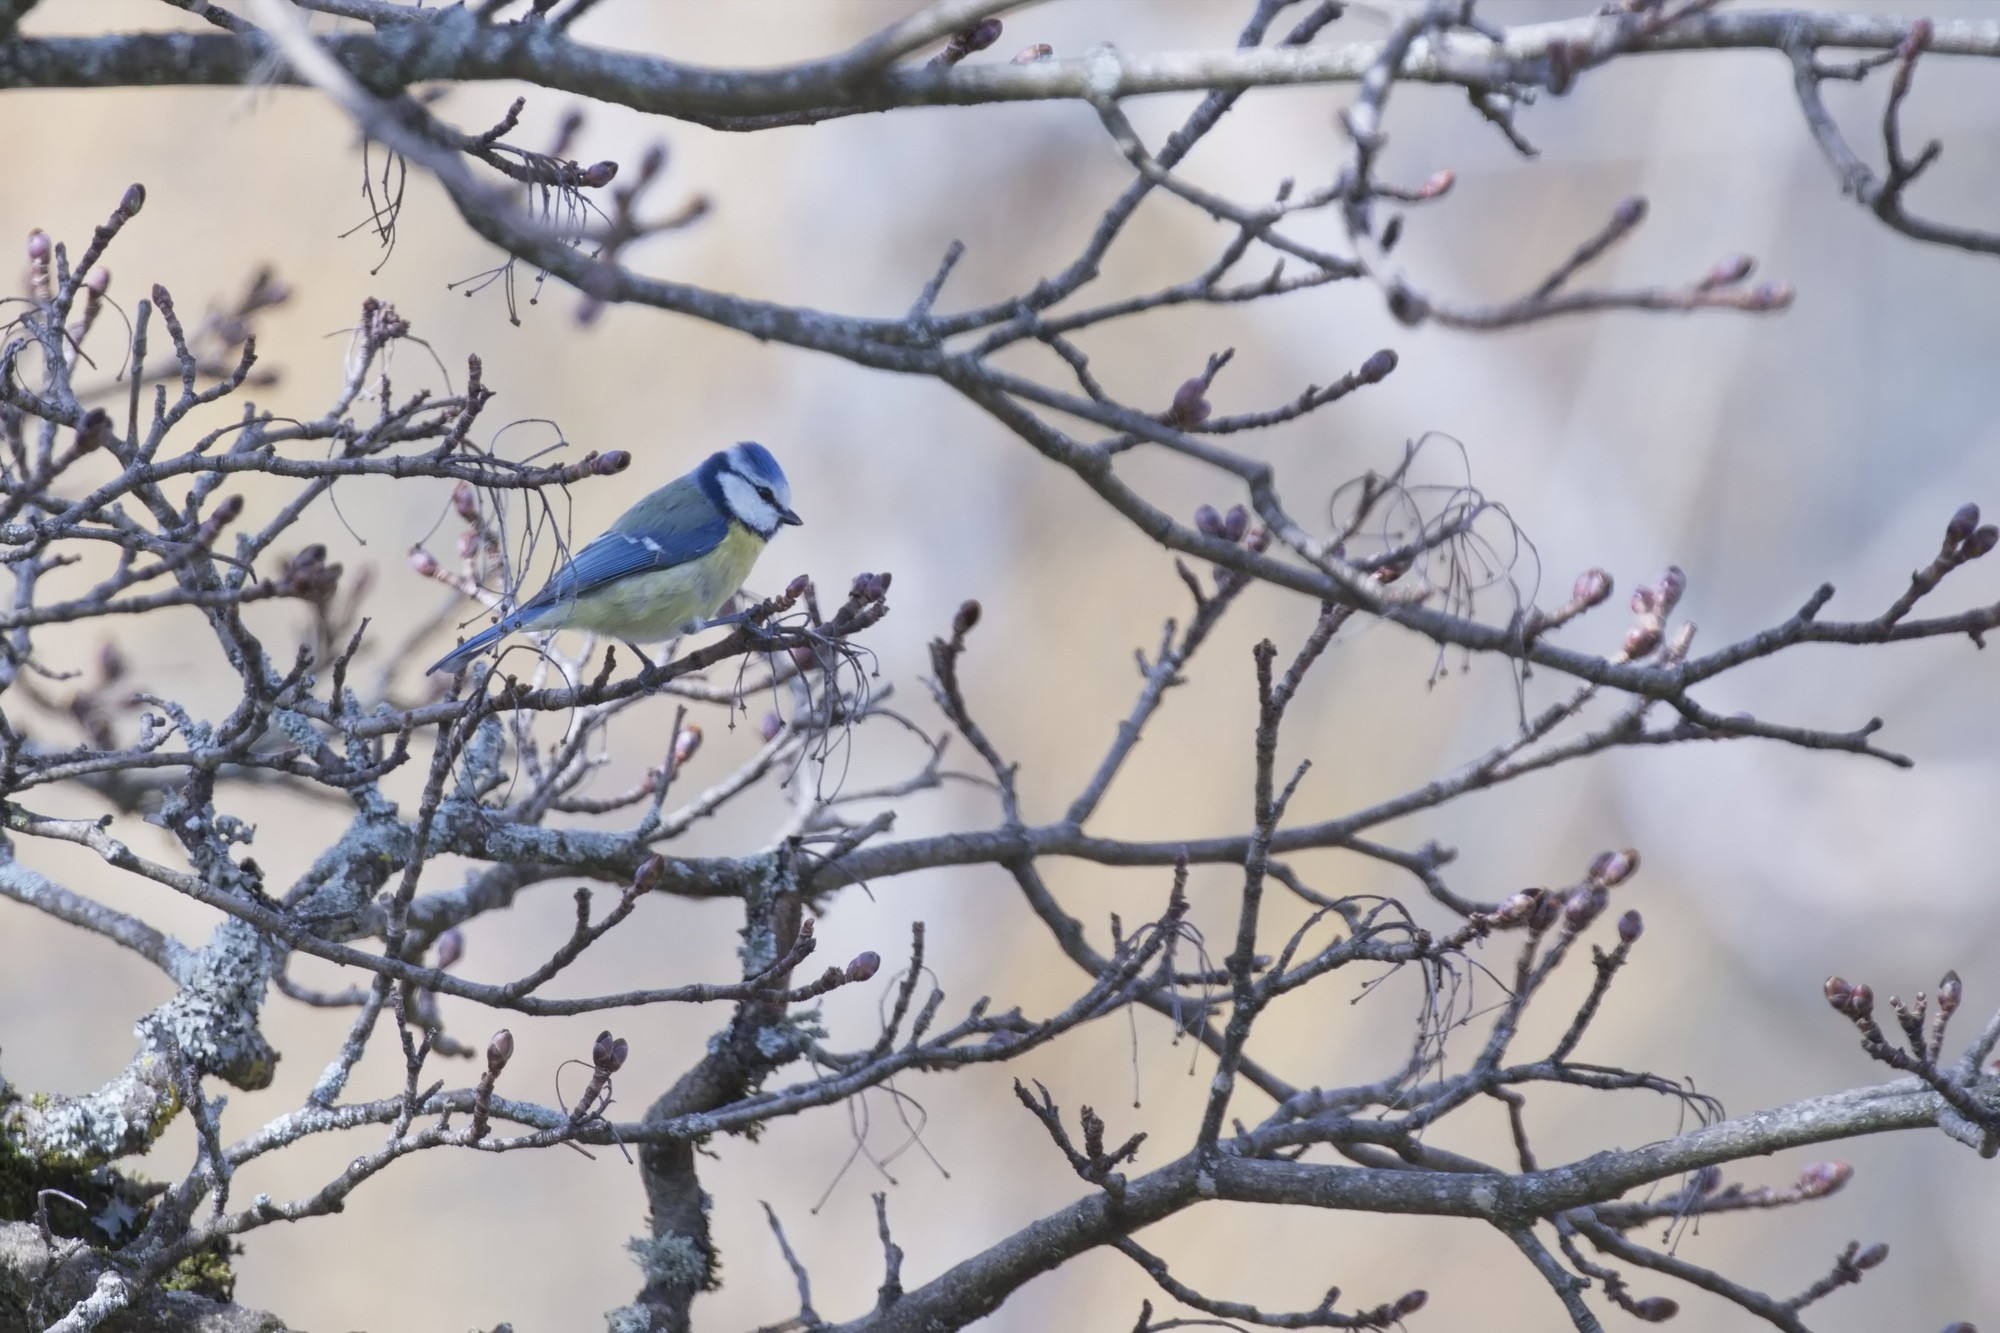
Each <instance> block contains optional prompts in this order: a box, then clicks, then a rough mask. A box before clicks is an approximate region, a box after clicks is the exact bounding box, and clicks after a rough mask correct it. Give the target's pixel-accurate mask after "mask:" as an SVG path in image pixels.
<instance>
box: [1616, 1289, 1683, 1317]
mask: <svg viewBox="0 0 2000 1333" xmlns="http://www.w3.org/2000/svg"><path fill="white" fill-rule="evenodd" d="M1680 1312H1681V1307H1680V1304H1679V1302H1677V1301H1674V1300H1672V1299H1671V1298H1669V1297H1666V1296H1648V1297H1646V1298H1645V1299H1643V1300H1637V1301H1633V1302H1632V1304H1630V1305H1629V1306H1627V1307H1626V1313H1628V1314H1630V1315H1631V1316H1632V1317H1633V1318H1634V1319H1638V1320H1641V1321H1643V1322H1645V1323H1648V1324H1664V1323H1666V1322H1667V1320H1669V1319H1672V1318H1673V1317H1674V1316H1675V1315H1677V1314H1679V1313H1680Z"/></svg>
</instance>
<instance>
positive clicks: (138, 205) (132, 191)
mask: <svg viewBox="0 0 2000 1333" xmlns="http://www.w3.org/2000/svg"><path fill="white" fill-rule="evenodd" d="M145 206H146V187H145V186H143V185H140V184H138V183H137V182H134V183H133V184H131V185H128V186H126V187H125V197H124V198H122V199H120V200H119V201H118V211H119V212H120V213H123V214H124V215H125V216H126V217H128V218H130V217H134V216H136V215H137V214H138V212H139V210H140V209H142V208H144V207H145Z"/></svg>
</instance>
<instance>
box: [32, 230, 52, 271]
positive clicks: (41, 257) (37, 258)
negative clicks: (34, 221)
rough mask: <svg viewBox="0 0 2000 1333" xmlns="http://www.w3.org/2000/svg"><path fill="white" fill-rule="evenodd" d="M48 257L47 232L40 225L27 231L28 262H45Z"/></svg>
mask: <svg viewBox="0 0 2000 1333" xmlns="http://www.w3.org/2000/svg"><path fill="white" fill-rule="evenodd" d="M48 258H49V234H48V233H47V232H45V231H43V230H42V229H41V228H40V227H37V228H35V229H34V230H33V231H31V232H29V233H28V262H29V263H31V264H45V263H47V262H48Z"/></svg>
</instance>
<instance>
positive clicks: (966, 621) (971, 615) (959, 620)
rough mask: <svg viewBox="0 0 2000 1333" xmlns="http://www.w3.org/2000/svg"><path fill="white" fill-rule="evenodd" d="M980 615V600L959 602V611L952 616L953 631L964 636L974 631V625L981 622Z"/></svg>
mask: <svg viewBox="0 0 2000 1333" xmlns="http://www.w3.org/2000/svg"><path fill="white" fill-rule="evenodd" d="M979 616H980V607H979V603H978V602H975V601H971V600H967V601H963V602H960V603H959V604H958V613H957V614H956V615H954V616H953V617H952V618H951V632H952V633H953V634H955V635H958V636H959V637H960V638H963V637H964V636H965V635H967V634H969V633H971V632H972V627H973V626H974V625H977V624H978V623H979Z"/></svg>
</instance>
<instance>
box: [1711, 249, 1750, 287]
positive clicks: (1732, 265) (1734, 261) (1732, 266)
mask: <svg viewBox="0 0 2000 1333" xmlns="http://www.w3.org/2000/svg"><path fill="white" fill-rule="evenodd" d="M1756 267H1757V261H1756V260H1754V259H1752V258H1751V257H1750V256H1749V255H1730V256H1729V257H1728V258H1726V259H1721V260H1717V261H1716V265H1715V267H1714V268H1712V269H1710V270H1709V271H1708V276H1707V277H1705V278H1703V279H1702V280H1701V286H1702V289H1703V290H1709V289H1712V288H1716V287H1733V286H1735V285H1736V284H1737V283H1739V282H1741V281H1743V279H1745V278H1747V277H1749V276H1750V274H1751V273H1752V272H1753V271H1754V270H1755V269H1756Z"/></svg>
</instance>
